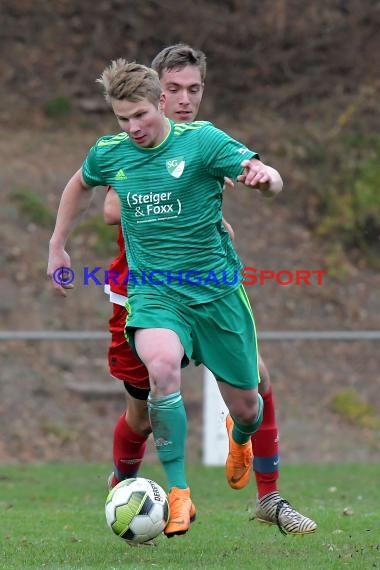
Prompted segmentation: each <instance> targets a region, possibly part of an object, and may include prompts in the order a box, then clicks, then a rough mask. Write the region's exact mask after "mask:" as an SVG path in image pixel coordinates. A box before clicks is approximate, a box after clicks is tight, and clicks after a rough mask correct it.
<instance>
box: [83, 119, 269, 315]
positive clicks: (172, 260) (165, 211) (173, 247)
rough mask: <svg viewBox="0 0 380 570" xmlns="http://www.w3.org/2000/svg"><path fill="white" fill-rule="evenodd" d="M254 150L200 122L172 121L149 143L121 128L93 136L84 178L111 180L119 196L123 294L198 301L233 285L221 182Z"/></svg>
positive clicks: (237, 276) (235, 266)
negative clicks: (145, 144) (160, 137)
mask: <svg viewBox="0 0 380 570" xmlns="http://www.w3.org/2000/svg"><path fill="white" fill-rule="evenodd" d="M257 156H258V155H257V154H256V153H255V152H253V151H251V150H249V149H248V148H246V146H245V145H243V144H242V143H240V142H238V141H236V140H234V139H232V138H231V137H229V136H228V135H227V134H226V133H224V132H223V131H220V130H219V129H217V128H215V127H214V126H213V125H212V124H211V123H209V122H205V121H195V122H193V123H182V124H175V123H173V122H172V121H170V132H169V134H168V136H167V137H166V139H165V140H164V141H163V142H162V143H161V144H160V145H158V146H156V147H153V148H143V147H139V146H137V145H136V144H135V143H134V142H133V141H131V139H130V138H129V136H128V135H127V134H126V133H120V134H118V135H115V136H103V137H101V138H100V139H99V140H98V141H97V143H96V144H95V146H93V147H92V148H91V150H90V152H89V154H88V156H87V158H86V160H85V162H84V164H83V169H82V170H83V178H84V181H85V182H86V183H87V184H89V185H91V186H98V185H101V186H106V185H111V186H112V187H113V188H114V190H115V191H116V192H117V194H118V196H119V199H120V204H121V225H122V230H123V235H124V240H125V243H126V251H127V261H128V267H129V274H128V283H127V286H128V296H129V297H132V296H133V295H136V294H143V295H149V296H152V295H153V296H160V297H162V296H166V297H170V298H175V299H177V300H178V301H180V302H181V301H182V302H186V303H187V304H190V305H196V304H199V303H206V302H208V301H212V300H213V299H217V298H219V297H222V296H224V295H227V294H228V293H231V292H232V291H233V290H234V289H237V288H238V287H239V285H240V282H241V269H242V264H241V261H240V259H239V257H238V255H237V253H236V252H235V249H234V247H233V245H232V242H231V240H230V238H229V235H228V234H227V232H226V231H225V229H224V226H223V223H222V195H223V183H224V177H225V176H228V177H229V178H232V179H236V177H237V176H238V175H239V174H241V173H242V166H241V163H242V161H243V160H245V159H249V158H252V157H256V158H257Z"/></svg>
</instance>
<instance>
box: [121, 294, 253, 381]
mask: <svg viewBox="0 0 380 570" xmlns="http://www.w3.org/2000/svg"><path fill="white" fill-rule="evenodd" d="M127 308H128V318H127V323H126V327H125V334H126V336H127V338H128V341H129V343H130V345H131V347H132V349H133V350H134V351H135V346H134V331H135V330H136V329H151V328H165V329H169V330H172V331H174V332H175V333H176V334H177V335H178V337H179V339H180V341H181V344H182V346H183V348H184V352H185V356H184V358H183V360H182V367H184V366H187V364H188V363H189V360H190V359H192V360H194V361H195V363H196V364H201V363H202V364H204V365H205V366H206V367H207V368H208V369H209V370H211V372H212V373H213V374H214V376H216V378H217V379H218V380H221V381H223V382H226V383H227V384H230V385H232V386H235V387H237V388H241V389H243V390H251V389H253V388H256V386H257V385H258V382H259V372H258V350H257V338H256V329H255V322H254V318H253V314H252V310H251V307H250V303H249V300H248V297H247V294H246V292H245V290H244V288H243V286H241V287H240V288H239V289H236V290H234V291H232V292H231V293H229V294H228V295H225V296H224V297H221V298H220V299H216V300H214V301H210V302H209V303H204V304H201V305H193V306H186V305H185V304H180V303H178V302H177V301H174V300H172V299H168V298H167V297H149V298H148V297H146V296H143V295H134V296H133V297H132V298H131V297H130V298H129V303H128V307H127ZM135 352H136V351H135Z"/></svg>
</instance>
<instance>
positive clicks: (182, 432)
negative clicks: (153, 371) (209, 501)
mask: <svg viewBox="0 0 380 570" xmlns="http://www.w3.org/2000/svg"><path fill="white" fill-rule="evenodd" d="M148 410H149V417H150V423H151V426H152V431H153V437H154V443H155V445H156V449H157V454H158V457H159V459H160V461H161V463H162V466H163V468H164V471H165V474H166V478H167V480H168V487H169V490H170V489H171V488H172V487H179V488H180V489H186V488H187V487H188V484H187V482H186V476H185V447H186V435H187V418H186V411H185V406H184V405H183V400H182V396H181V393H180V392H175V393H174V394H170V395H169V396H163V397H159V398H157V397H155V396H152V393H150V394H149V398H148Z"/></svg>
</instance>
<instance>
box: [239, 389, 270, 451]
mask: <svg viewBox="0 0 380 570" xmlns="http://www.w3.org/2000/svg"><path fill="white" fill-rule="evenodd" d="M257 403H258V407H259V409H258V412H257V416H256V420H255V421H254V423H253V424H249V425H247V424H241V423H240V422H238V421H237V420H236V419H235V418H234V417H232V419H233V420H234V427H233V428H232V437H233V440H234V441H236V443H240V444H241V445H243V444H244V443H247V441H249V440H250V438H251V435H252V434H254V433H255V431H257V430H258V429H259V427H260V426H261V422H262V421H263V411H264V402H263V399H262V397H261V395H260V394H257Z"/></svg>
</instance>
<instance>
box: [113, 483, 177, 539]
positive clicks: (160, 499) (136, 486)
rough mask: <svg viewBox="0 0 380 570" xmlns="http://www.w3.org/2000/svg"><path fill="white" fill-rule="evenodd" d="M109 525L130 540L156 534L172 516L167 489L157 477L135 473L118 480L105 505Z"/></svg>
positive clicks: (147, 537) (149, 537) (152, 536)
mask: <svg viewBox="0 0 380 570" xmlns="http://www.w3.org/2000/svg"><path fill="white" fill-rule="evenodd" d="M105 513H106V520H107V524H108V526H109V527H110V529H111V530H112V531H113V532H114V533H115V534H117V536H120V538H123V539H124V540H126V541H127V542H128V543H130V544H141V543H143V542H146V541H148V540H151V539H152V538H156V536H158V535H159V534H160V533H161V532H162V531H163V530H164V528H165V527H166V525H167V524H168V520H169V503H168V498H167V496H166V493H165V491H164V490H163V489H162V487H160V485H158V484H157V483H156V482H155V481H152V480H151V479H144V478H143V477H136V478H133V479H126V480H125V481H121V482H120V483H118V484H117V485H116V486H115V487H114V488H113V489H111V491H110V492H109V493H108V497H107V500H106V505H105Z"/></svg>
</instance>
